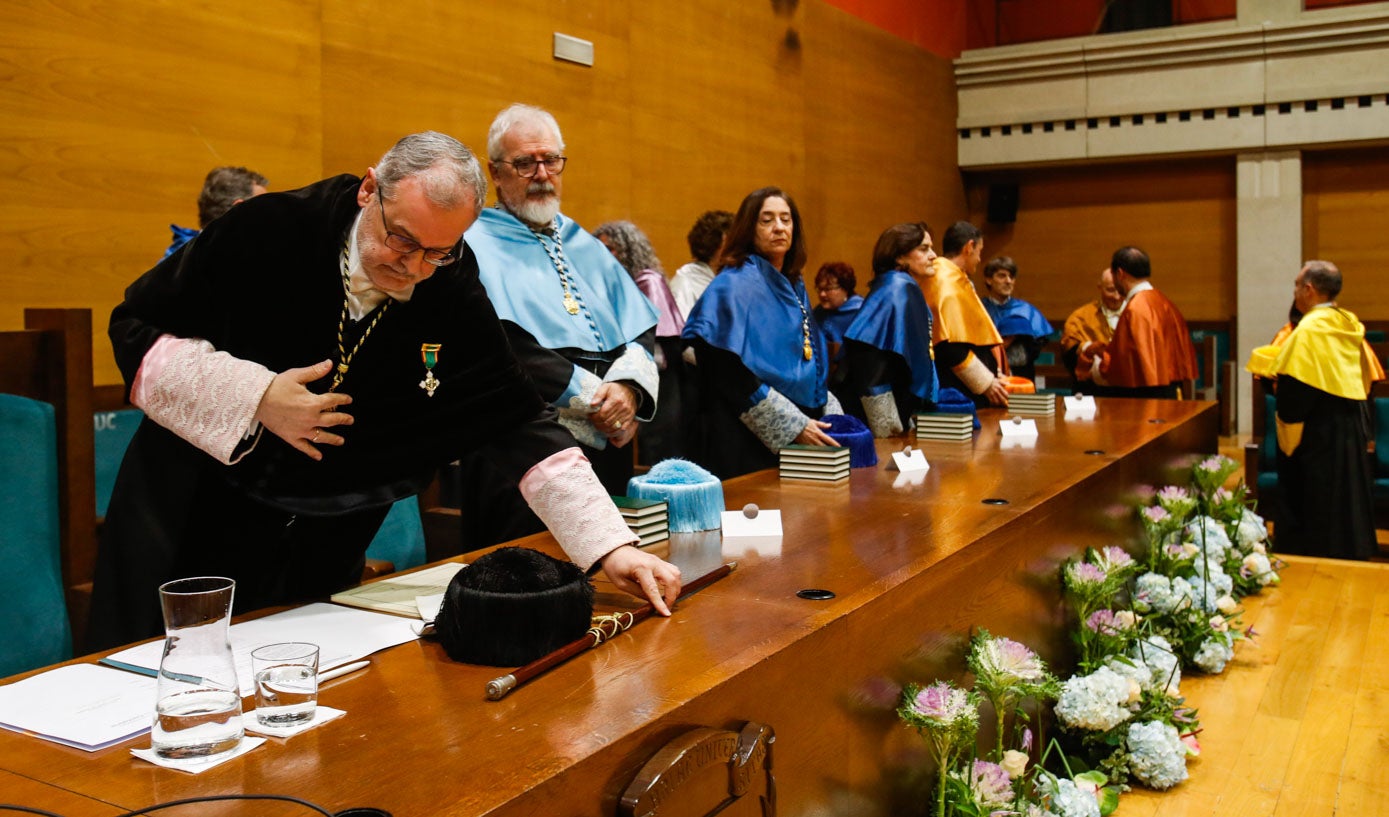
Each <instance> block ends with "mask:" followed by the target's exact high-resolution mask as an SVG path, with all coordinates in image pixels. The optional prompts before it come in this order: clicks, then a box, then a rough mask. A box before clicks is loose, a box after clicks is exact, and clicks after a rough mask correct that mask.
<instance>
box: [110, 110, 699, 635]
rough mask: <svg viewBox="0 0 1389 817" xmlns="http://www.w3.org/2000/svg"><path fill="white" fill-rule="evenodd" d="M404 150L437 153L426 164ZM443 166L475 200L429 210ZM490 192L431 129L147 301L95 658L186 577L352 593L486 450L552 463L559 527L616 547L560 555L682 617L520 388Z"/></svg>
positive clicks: (121, 348) (315, 593)
mask: <svg viewBox="0 0 1389 817" xmlns="http://www.w3.org/2000/svg"><path fill="white" fill-rule="evenodd" d="M412 140H413V141H412ZM407 143H411V144H409V145H407ZM402 145H406V147H407V148H409V150H413V151H415V153H416V154H418V151H419V150H420V149H423V150H426V151H429V150H433V151H436V152H438V153H439V154H440V157H441V158H439V159H438V160H437V161H436V162H435V164H433V165H430V166H429V167H426V168H424V169H420V168H417V167H414V166H411V165H409V164H406V163H405V162H404V161H403V160H402V159H401V158H400V157H401V156H402V155H406V154H405V153H402V152H401V151H402V150H404V149H403V148H402ZM459 151H461V154H460V153H459ZM407 152H408V151H407ZM460 157H461V158H460ZM449 162H454V163H456V164H458V165H459V166H460V167H461V168H462V169H461V170H459V169H457V168H450V167H445V169H444V170H443V171H442V172H443V173H444V174H445V175H446V176H447V174H448V172H449V170H450V169H453V170H455V171H456V172H457V173H458V174H462V175H463V176H464V177H465V181H464V182H463V183H461V184H462V185H463V186H464V187H466V186H467V184H469V183H471V184H472V185H473V187H472V189H471V191H465V192H466V195H464V196H463V198H462V200H461V202H460V201H455V202H454V203H453V204H452V206H448V205H440V204H438V203H436V201H435V199H436V198H438V197H439V195H440V193H439V187H440V181H439V179H438V178H437V176H438V175H439V173H438V172H436V171H439V167H438V166H439V165H440V164H441V163H442V164H444V165H448V163H449ZM388 166H389V167H390V168H391V172H389V173H388V171H387V170H386V168H387V167H388ZM402 167H403V170H402V169H401V168H402ZM378 173H379V174H380V177H379V178H378ZM472 177H475V179H476V180H473V178H472ZM449 183H454V186H455V187H457V186H458V184H460V183H457V182H456V180H453V181H452V182H451V181H450V180H449V179H446V180H445V182H444V184H445V185H447V184H449ZM484 191H485V181H482V177H481V169H480V167H479V166H478V165H477V162H476V160H475V159H474V158H473V157H472V154H471V153H470V152H468V150H467V148H465V147H463V146H462V145H461V144H459V143H457V142H456V141H455V140H452V139H451V138H450V137H447V136H443V135H442V134H416V135H415V136H412V137H406V139H404V140H402V141H401V143H400V144H398V145H397V146H396V147H395V148H393V149H392V152H388V153H387V155H386V156H385V157H383V158H382V161H381V163H380V164H379V165H378V167H377V168H372V169H369V170H368V172H367V176H366V177H365V178H362V179H358V178H356V177H352V176H338V177H335V178H331V179H327V180H325V181H322V182H319V183H317V184H314V185H310V186H309V187H305V188H302V189H300V190H296V191H292V192H288V193H278V194H267V195H264V196H259V197H257V198H255V199H252V200H250V201H247V202H244V203H243V204H241V205H239V206H238V207H236V208H233V209H232V210H231V211H230V212H228V213H227V214H226V215H225V216H224V217H222V218H220V219H218V220H217V221H215V222H213V223H212V224H210V225H208V228H207V229H206V230H204V231H203V233H201V234H200V235H199V236H198V237H197V238H195V239H194V240H193V241H192V242H190V243H189V244H188V245H187V246H185V247H184V248H183V249H181V250H180V251H179V252H177V253H175V254H174V255H173V256H171V257H169V258H167V259H165V260H164V261H162V262H161V263H160V264H159V265H158V266H156V267H155V268H154V269H152V270H150V271H149V272H147V273H146V274H145V275H144V276H142V277H141V278H140V279H139V280H137V281H136V282H135V283H134V284H132V285H131V286H130V288H129V289H128V290H127V291H126V298H125V301H124V302H123V303H122V304H120V305H119V306H118V307H116V309H115V311H114V312H113V313H112V316H111V327H110V334H111V339H112V343H113V346H114V348H115V352H116V358H117V363H118V365H119V366H120V368H121V372H122V374H123V375H124V377H125V380H126V382H127V384H129V386H130V387H131V388H132V399H134V400H135V402H136V404H137V405H140V406H141V408H144V409H145V411H146V413H147V415H149V416H147V418H146V419H145V421H144V422H143V423H142V425H141V427H140V428H139V430H138V431H137V432H136V435H135V437H134V439H133V440H132V442H131V445H130V447H129V449H128V451H127V453H126V457H125V460H124V461H123V462H122V465H121V470H120V474H119V476H118V477H117V481H116V486H115V489H114V491H113V494H112V498H111V505H110V511H109V513H108V515H107V522H106V527H105V530H104V531H103V535H102V542H101V547H100V551H99V555H98V564H97V576H96V583H95V588H94V598H93V609H92V628H91V643H90V645H89V646H90V647H92V648H100V647H106V646H111V645H114V644H119V643H124V642H126V641H130V640H133V639H137V638H143V637H147V636H150V635H153V634H156V633H158V632H159V631H160V630H161V625H162V620H161V615H160V612H159V598H158V593H157V592H156V590H157V588H158V586H159V584H161V583H162V582H165V581H168V580H170V579H173V578H178V577H183V576H193V575H224V576H229V577H231V578H234V579H236V580H237V589H236V609H237V610H238V611H241V610H251V609H255V608H258V607H262V606H267V605H271V604H281V603H287V602H291V601H297V600H301V599H305V598H312V597H319V596H324V595H326V594H329V593H331V592H333V591H336V590H339V589H341V588H343V587H345V586H349V585H351V584H354V583H355V582H356V581H357V580H358V579H359V578H360V570H361V565H362V561H363V554H364V553H365V550H366V547H367V545H368V544H369V543H370V542H371V539H372V537H373V536H374V534H375V532H376V530H377V528H378V527H379V525H380V523H381V521H382V519H383V518H384V517H385V515H386V512H387V510H388V508H389V506H390V504H391V503H392V502H394V501H395V500H397V499H400V498H403V497H406V496H410V495H411V494H413V493H415V492H417V491H418V490H419V489H420V488H422V487H423V486H424V485H425V484H427V482H428V481H429V479H430V477H431V475H432V472H433V469H434V468H436V467H437V466H439V465H441V464H443V463H446V462H448V461H450V460H452V459H454V458H456V457H457V456H459V455H460V454H461V453H464V452H467V451H471V450H474V449H482V450H484V451H485V452H486V453H487V454H488V455H489V456H490V457H492V459H493V460H494V462H496V463H497V465H498V467H499V468H501V469H502V470H503V471H504V472H505V473H507V474H509V475H511V476H512V478H513V479H516V480H518V481H519V480H522V478H523V476H524V477H527V478H529V477H528V476H527V475H528V469H531V470H532V471H534V470H535V469H532V466H536V465H537V464H538V463H540V464H542V465H543V464H545V463H551V464H552V465H553V464H554V463H556V462H558V467H559V470H562V471H564V478H562V479H558V480H554V479H551V480H549V481H548V482H547V481H546V480H545V479H544V477H543V475H542V476H541V477H539V478H538V479H539V482H538V483H537V484H539V485H540V486H541V488H540V492H541V493H542V494H543V495H544V498H547V499H548V500H549V501H550V502H551V503H552V504H553V503H558V505H559V506H560V507H558V508H552V509H551V510H552V511H557V512H558V514H559V516H561V517H563V516H566V515H567V516H568V517H569V520H570V521H571V522H572V520H573V518H574V517H575V516H576V515H583V514H593V515H594V516H592V517H591V520H592V521H594V522H595V523H596V527H595V529H594V530H595V532H596V531H598V530H601V531H603V533H601V534H596V535H595V536H594V537H590V538H589V539H587V540H581V539H582V537H580V539H575V538H574V537H573V536H568V537H566V535H565V534H564V533H557V536H558V538H559V539H560V543H561V545H562V546H564V547H565V549H566V552H568V553H569V554H570V556H571V558H573V559H574V560H575V561H576V562H577V563H578V564H580V566H581V567H584V568H585V569H587V568H589V567H590V566H591V565H596V564H598V563H599V562H600V561H601V563H602V565H603V568H604V570H605V571H606V572H607V573H608V574H609V576H610V577H612V576H614V575H616V578H615V579H614V580H615V581H616V582H617V583H618V585H619V586H622V587H624V589H627V590H629V591H631V592H635V593H640V594H643V595H646V596H647V597H648V598H652V593H653V592H654V598H652V600H653V603H654V602H657V601H665V600H667V599H668V600H673V598H674V596H671V595H669V593H670V591H671V589H672V588H676V589H678V587H679V578H678V571H675V569H674V567H673V566H671V565H668V564H666V563H665V562H662V561H661V560H659V559H656V558H655V557H653V556H650V555H649V554H646V553H643V552H640V551H637V550H636V549H635V548H631V547H625V545H627V544H628V543H630V542H632V541H633V540H634V538H633V537H630V536H627V535H624V532H625V531H626V529H625V526H622V524H621V517H620V516H619V515H618V514H617V512H616V509H615V508H614V509H611V512H610V513H609V512H608V511H609V509H607V508H605V507H603V503H601V502H598V503H594V502H592V501H591V500H592V497H590V496H587V495H582V492H581V495H579V496H574V495H573V494H572V492H571V493H569V494H566V493H565V490H564V489H566V488H572V486H573V485H575V484H577V485H588V486H589V488H590V489H594V488H596V491H594V490H590V493H593V494H594V496H597V497H603V498H605V496H606V495H605V493H604V492H603V491H602V489H601V486H599V485H598V483H597V480H596V479H593V477H592V471H591V469H590V468H589V466H588V464H587V462H586V461H584V460H583V459H582V457H579V458H578V459H577V461H575V460H574V459H573V457H570V458H569V459H563V458H561V454H564V453H565V452H566V450H568V451H574V450H575V449H573V445H574V442H573V439H572V437H571V436H570V435H569V434H568V433H567V432H565V430H564V429H563V428H562V427H561V426H559V425H558V424H557V423H556V422H555V420H554V412H553V411H552V410H551V409H550V408H548V406H547V405H546V403H545V402H544V401H543V400H541V398H540V396H539V395H538V394H537V393H536V391H535V388H534V386H532V385H531V383H530V382H529V380H527V379H526V377H525V376H524V374H523V373H522V372H521V370H520V367H519V366H518V364H517V362H516V360H515V358H514V356H513V355H512V353H511V351H510V347H509V346H508V344H507V341H506V337H505V335H504V334H503V332H502V329H501V326H500V324H499V323H498V321H497V318H496V314H495V312H494V311H493V309H492V306H491V303H490V302H489V301H488V299H487V296H486V293H485V291H484V290H483V288H482V286H481V284H480V283H479V282H478V273H477V264H476V261H475V260H474V257H473V254H472V252H471V250H470V249H469V248H468V247H467V245H466V244H464V243H462V242H461V238H460V237H461V235H462V233H463V231H464V230H465V229H466V228H467V226H468V225H469V224H471V222H472V220H474V219H475V218H476V216H477V212H478V209H479V207H480V205H481V202H482V197H483V195H484ZM406 248H409V251H408V252H407V251H404V250H405V249H406ZM349 259H351V262H349ZM436 265H438V266H436ZM373 290H375V291H374V292H373ZM350 304H353V305H355V308H356V310H358V311H361V313H362V314H351V311H350V310H349V308H348V307H349V305H350ZM313 361H321V363H318V364H315V365H312V366H307V367H306V364H309V363H312V362H313ZM332 364H337V365H336V366H335V367H334V366H333V365H332ZM344 364H346V365H344ZM296 367H305V368H296ZM330 371H333V372H334V374H341V382H340V385H339V386H338V387H337V388H335V389H334V388H332V385H333V383H332V380H331V379H330V378H328V377H325V375H328V374H329V372H330ZM142 404H143V405H142ZM246 406H249V409H247V408H245V407H246ZM239 407H240V408H239ZM238 412H240V414H238ZM248 412H253V413H254V416H253V417H251V416H248ZM267 431H268V432H270V433H266V432H267ZM242 432H245V436H246V438H245V439H241V436H242ZM574 479H577V482H573V481H572V480H574ZM523 484H524V483H523ZM585 490H588V489H585ZM576 500H577V501H579V502H581V503H583V505H582V506H581V508H579V509H576V508H575V507H573V506H572V505H573V501H576ZM608 504H610V503H608ZM532 505H533V507H534V506H535V502H534V501H533V502H532ZM590 506H591V507H590ZM537 510H538V511H540V512H541V515H542V517H546V513H545V511H544V510H542V509H540V508H537ZM546 518H558V517H555V516H554V513H551V515H550V517H546ZM614 526H616V527H614ZM566 527H569V526H566ZM566 538H568V539H569V541H566ZM610 557H612V558H610ZM672 571H674V572H672ZM664 606H665V605H664V604H663V603H662V604H656V607H657V608H658V609H660V608H663V607H664Z"/></svg>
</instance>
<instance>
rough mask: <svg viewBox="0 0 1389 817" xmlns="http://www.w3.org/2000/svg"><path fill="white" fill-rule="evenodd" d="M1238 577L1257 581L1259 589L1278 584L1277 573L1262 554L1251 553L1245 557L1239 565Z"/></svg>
mask: <svg viewBox="0 0 1389 817" xmlns="http://www.w3.org/2000/svg"><path fill="white" fill-rule="evenodd" d="M1240 575H1241V576H1245V577H1248V578H1254V579H1257V580H1258V582H1259V586H1261V587H1268V586H1269V585H1270V584H1277V583H1278V572H1277V571H1275V570H1274V569H1273V565H1272V564H1270V563H1269V561H1268V556H1267V555H1266V554H1263V553H1251V554H1249V555H1248V556H1245V557H1244V561H1243V562H1241V563H1240Z"/></svg>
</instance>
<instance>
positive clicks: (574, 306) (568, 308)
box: [564, 292, 579, 315]
mask: <svg viewBox="0 0 1389 817" xmlns="http://www.w3.org/2000/svg"><path fill="white" fill-rule="evenodd" d="M564 311H565V312H568V313H569V314H570V315H577V314H579V302H578V301H576V300H574V296H573V295H570V294H569V293H568V292H566V293H564Z"/></svg>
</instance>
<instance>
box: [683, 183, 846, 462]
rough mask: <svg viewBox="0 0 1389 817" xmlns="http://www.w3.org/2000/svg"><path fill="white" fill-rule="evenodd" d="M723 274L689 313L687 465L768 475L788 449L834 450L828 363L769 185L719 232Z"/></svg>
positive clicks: (796, 240) (801, 238)
mask: <svg viewBox="0 0 1389 817" xmlns="http://www.w3.org/2000/svg"><path fill="white" fill-rule="evenodd" d="M723 258H724V265H725V266H724V269H723V271H722V272H721V273H720V274H719V275H718V276H717V277H715V278H714V281H713V283H711V284H710V285H709V288H708V289H706V290H705V291H704V295H703V296H701V297H700V299H699V301H698V302H697V303H696V304H695V306H694V309H693V310H691V311H690V315H689V318H688V319H687V320H686V322H685V330H684V333H683V337H684V338H685V340H686V341H688V342H689V343H690V345H691V347H692V348H693V349H694V351H695V362H696V367H697V371H698V373H699V374H698V377H699V382H700V384H701V391H702V394H703V395H704V396H705V398H704V399H705V410H704V411H703V412H701V416H700V421H699V422H700V428H699V429H698V436H699V438H700V442H699V445H698V446H697V449H698V454H697V455H696V459H697V461H698V462H699V463H700V464H701V465H703V466H704V467H706V468H708V469H709V470H710V471H712V472H714V474H716V475H718V476H719V477H720V478H722V479H728V478H730V477H735V476H738V475H740V474H746V473H749V472H751V471H757V470H760V469H763V468H772V467H775V466H776V464H777V451H778V450H779V449H781V448H783V447H784V446H787V445H790V444H792V443H798V444H803V445H836V443H835V442H834V440H833V438H831V437H830V436H829V435H828V434H826V433H825V429H826V428H828V427H829V426H828V424H827V423H823V422H820V421H819V418H820V417H821V416H823V415H825V414H835V413H838V412H839V404H838V401H837V400H835V399H834V398H833V397H832V396H831V395H830V394H829V392H828V390H827V389H826V384H825V381H826V377H827V374H828V372H829V366H828V364H829V360H828V355H827V354H826V350H825V341H824V337H823V336H822V335H821V333H820V328H819V326H817V325H816V323H815V318H814V316H813V315H812V314H811V311H810V298H809V295H808V294H807V293H806V289H805V282H804V281H803V280H802V278H801V270H802V269H803V268H804V267H805V258H806V253H805V235H804V231H803V230H802V227H801V218H800V211H799V210H797V209H796V204H795V202H794V201H792V199H791V197H790V196H788V195H787V194H786V193H784V192H783V191H781V190H780V189H779V188H775V187H764V188H762V189H760V190H755V191H753V192H752V193H749V194H748V196H747V198H745V199H743V203H742V205H741V206H740V207H739V208H738V214H737V215H736V216H734V219H733V226H732V227H731V228H729V232H728V240H727V245H726V248H725V253H724V256H723Z"/></svg>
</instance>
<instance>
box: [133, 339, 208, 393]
mask: <svg viewBox="0 0 1389 817" xmlns="http://www.w3.org/2000/svg"><path fill="white" fill-rule="evenodd" d="M196 342H197V341H191V340H188V339H187V338H179V337H175V336H173V335H160V336H159V340H156V341H155V342H154V345H153V346H151V347H150V349H149V351H148V352H145V356H144V358H143V359H142V360H141V361H140V370H139V371H138V372H136V373H135V382H134V383H132V384H131V385H130V403H131V405H133V406H135V407H136V408H138V409H143V408H144V407H145V406H146V405H148V404H149V402H150V385H149V384H150V383H152V382H158V381H159V378H160V376H161V375H162V374H163V373H164V369H165V368H166V367H167V366H168V365H169V361H170V360H171V359H173V357H174V355H176V354H178V351H179V350H180V349H182V348H184V347H185V346H186V345H187V344H190V343H196Z"/></svg>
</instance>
